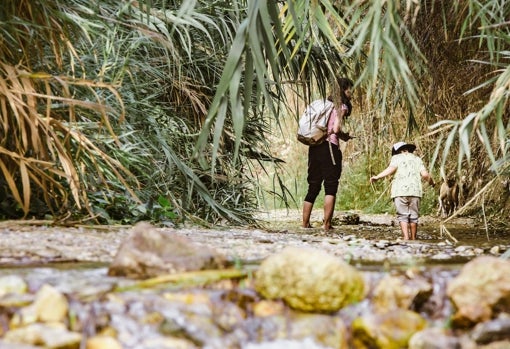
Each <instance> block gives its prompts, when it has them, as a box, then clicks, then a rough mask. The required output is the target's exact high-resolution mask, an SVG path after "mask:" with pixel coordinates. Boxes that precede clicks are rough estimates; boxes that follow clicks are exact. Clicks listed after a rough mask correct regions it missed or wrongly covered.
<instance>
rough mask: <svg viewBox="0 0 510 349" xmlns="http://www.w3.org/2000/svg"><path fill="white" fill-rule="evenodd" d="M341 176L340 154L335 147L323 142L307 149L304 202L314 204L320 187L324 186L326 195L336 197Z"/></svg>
mask: <svg viewBox="0 0 510 349" xmlns="http://www.w3.org/2000/svg"><path fill="white" fill-rule="evenodd" d="M330 145H331V146H330ZM341 174H342V152H341V151H340V149H338V146H337V145H335V144H332V143H329V142H324V143H322V144H319V145H317V146H313V147H309V149H308V177H307V182H308V192H307V194H306V197H305V201H308V202H311V203H314V202H315V199H316V198H317V196H318V195H319V193H320V191H321V189H322V185H324V192H325V194H326V195H333V196H334V195H336V193H337V191H338V183H339V180H340V176H341Z"/></svg>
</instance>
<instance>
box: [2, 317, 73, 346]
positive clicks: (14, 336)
mask: <svg viewBox="0 0 510 349" xmlns="http://www.w3.org/2000/svg"><path fill="white" fill-rule="evenodd" d="M81 338H82V336H81V334H79V333H76V332H70V331H68V330H67V329H66V327H65V326H64V324H60V323H52V324H41V323H35V324H30V325H28V326H25V327H20V328H16V329H13V330H10V331H8V332H7V333H6V334H5V336H4V340H5V341H6V342H8V343H13V344H28V345H39V346H43V347H44V348H47V349H53V348H55V349H60V348H66V349H78V348H79V347H80V341H81Z"/></svg>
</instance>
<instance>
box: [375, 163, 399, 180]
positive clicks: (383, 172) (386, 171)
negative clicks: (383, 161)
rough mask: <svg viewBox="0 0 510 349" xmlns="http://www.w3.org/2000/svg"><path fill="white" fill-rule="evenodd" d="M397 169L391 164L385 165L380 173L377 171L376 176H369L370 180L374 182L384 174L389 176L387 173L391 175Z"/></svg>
mask: <svg viewBox="0 0 510 349" xmlns="http://www.w3.org/2000/svg"><path fill="white" fill-rule="evenodd" d="M396 170H397V168H396V167H393V166H388V167H386V168H385V169H384V170H383V171H382V172H381V173H379V174H378V175H376V176H372V177H370V182H372V183H373V182H375V181H377V180H379V179H381V178H384V177H386V176H389V175H392V174H394V173H395V171H396Z"/></svg>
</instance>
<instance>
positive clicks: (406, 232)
mask: <svg viewBox="0 0 510 349" xmlns="http://www.w3.org/2000/svg"><path fill="white" fill-rule="evenodd" d="M400 229H401V230H402V234H403V235H404V240H409V223H407V222H400Z"/></svg>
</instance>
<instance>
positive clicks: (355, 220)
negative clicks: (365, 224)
mask: <svg viewBox="0 0 510 349" xmlns="http://www.w3.org/2000/svg"><path fill="white" fill-rule="evenodd" d="M338 220H339V221H340V222H341V223H342V224H348V225H356V224H359V223H360V216H359V214H357V213H354V212H344V213H339V214H338Z"/></svg>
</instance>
